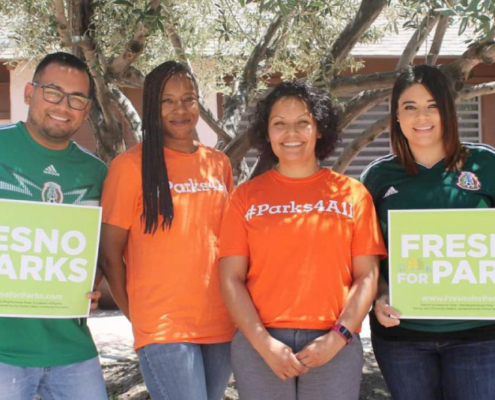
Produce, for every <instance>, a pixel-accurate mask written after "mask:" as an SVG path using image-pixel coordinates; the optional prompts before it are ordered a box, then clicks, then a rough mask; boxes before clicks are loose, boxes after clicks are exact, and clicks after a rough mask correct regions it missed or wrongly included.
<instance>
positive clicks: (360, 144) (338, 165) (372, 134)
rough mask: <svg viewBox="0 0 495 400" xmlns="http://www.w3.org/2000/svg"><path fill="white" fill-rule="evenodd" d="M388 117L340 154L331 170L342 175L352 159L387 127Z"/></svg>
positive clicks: (376, 123)
mask: <svg viewBox="0 0 495 400" xmlns="http://www.w3.org/2000/svg"><path fill="white" fill-rule="evenodd" d="M389 121H390V115H386V116H384V117H382V118H381V119H379V120H378V121H376V122H375V123H374V124H373V125H371V126H370V127H369V128H368V129H366V130H365V131H364V132H363V133H362V134H361V135H359V136H358V137H357V138H356V139H354V140H353V141H352V142H351V143H350V144H349V145H348V146H347V147H346V148H345V149H344V151H343V152H342V154H341V155H340V157H339V158H338V159H337V161H335V164H334V165H333V167H332V169H333V170H334V171H336V172H340V173H343V172H344V171H345V170H346V169H347V167H348V166H349V164H350V163H351V162H352V160H353V159H354V157H356V155H358V154H359V153H360V152H361V150H363V149H364V148H365V147H366V146H367V145H368V144H370V143H371V142H372V141H373V140H375V139H376V138H377V137H378V136H380V135H381V134H382V133H383V131H385V129H387V127H388V126H389V123H390V122H389Z"/></svg>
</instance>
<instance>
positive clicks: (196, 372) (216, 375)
mask: <svg viewBox="0 0 495 400" xmlns="http://www.w3.org/2000/svg"><path fill="white" fill-rule="evenodd" d="M137 353H138V357H139V366H140V368H141V372H142V374H143V378H144V381H145V383H146V386H147V388H148V391H149V393H150V395H151V397H152V398H153V400H221V399H222V397H223V393H224V391H225V388H226V387H227V383H228V382H229V378H230V374H231V372H232V369H231V367H230V342H228V343H218V344H193V343H158V344H150V345H148V346H144V347H141V348H140V349H138V351H137Z"/></svg>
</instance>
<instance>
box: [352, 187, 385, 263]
mask: <svg viewBox="0 0 495 400" xmlns="http://www.w3.org/2000/svg"><path fill="white" fill-rule="evenodd" d="M363 192H364V193H363V196H362V198H361V200H360V201H359V202H358V203H357V204H356V206H355V209H354V220H355V224H354V232H353V237H352V245H351V254H352V257H355V256H367V255H380V256H382V257H386V255H387V250H386V249H385V245H384V243H383V236H382V232H381V230H380V224H379V222H378V218H377V216H376V211H375V206H374V205H373V199H372V198H371V195H370V194H369V192H368V191H367V190H366V189H364V187H363Z"/></svg>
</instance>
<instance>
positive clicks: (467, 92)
mask: <svg viewBox="0 0 495 400" xmlns="http://www.w3.org/2000/svg"><path fill="white" fill-rule="evenodd" d="M493 93H495V82H488V83H482V84H480V85H475V86H471V87H470V88H467V89H462V90H461V91H460V92H459V93H457V98H456V101H457V102H458V101H463V100H467V99H471V98H473V97H477V96H484V95H487V94H493Z"/></svg>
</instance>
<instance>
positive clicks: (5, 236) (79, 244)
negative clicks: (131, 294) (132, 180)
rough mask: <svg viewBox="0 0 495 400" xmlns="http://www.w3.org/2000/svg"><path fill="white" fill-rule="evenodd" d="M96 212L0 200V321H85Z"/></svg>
mask: <svg viewBox="0 0 495 400" xmlns="http://www.w3.org/2000/svg"><path fill="white" fill-rule="evenodd" d="M100 221H101V209H100V208H99V207H86V206H85V207H82V206H72V205H63V204H47V203H36V202H25V201H11V200H0V316H8V317H33V318H34V317H36V318H77V317H84V316H87V315H88V313H89V307H90V301H89V300H88V299H87V298H86V294H87V293H88V292H90V291H91V290H92V287H93V282H94V278H95V273H96V259H97V254H98V241H99V235H100Z"/></svg>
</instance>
